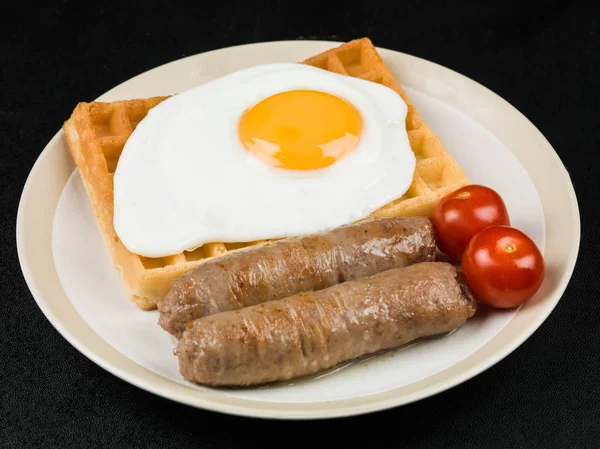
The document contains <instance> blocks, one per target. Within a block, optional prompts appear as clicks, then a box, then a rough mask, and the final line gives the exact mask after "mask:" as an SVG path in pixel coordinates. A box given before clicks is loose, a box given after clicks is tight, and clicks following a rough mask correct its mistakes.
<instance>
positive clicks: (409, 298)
mask: <svg viewBox="0 0 600 449" xmlns="http://www.w3.org/2000/svg"><path fill="white" fill-rule="evenodd" d="M475 310H476V303H475V301H474V300H473V297H472V296H471V294H470V293H469V292H468V290H467V288H466V287H465V286H463V285H462V283H460V282H459V280H458V278H457V272H456V269H455V268H454V267H453V266H452V265H450V264H447V263H443V262H426V263H421V264H417V265H413V266H410V267H406V268H396V269H392V270H388V271H385V272H383V273H379V274H376V275H374V276H372V277H368V278H364V279H359V280H355V281H351V282H346V283H343V284H339V285H335V286H333V287H330V288H327V289H325V290H321V291H318V292H310V293H301V294H298V295H295V296H292V297H289V298H286V299H282V300H279V301H272V302H269V303H264V304H260V305H256V306H252V307H248V308H246V309H242V310H237V311H231V312H224V313H221V314H218V315H213V316H209V317H204V318H200V319H198V320H196V321H194V323H193V325H192V327H191V328H190V329H189V330H187V331H186V332H185V333H184V334H183V337H182V339H181V340H180V341H179V346H178V348H177V349H176V351H175V353H176V354H177V356H178V357H179V369H180V371H181V374H182V375H183V377H185V378H186V379H188V380H191V381H195V382H200V383H203V384H209V385H224V386H225V385H228V386H243V385H253V384H261V383H267V382H272V381H279V380H288V379H292V378H295V377H299V376H304V375H308V374H313V373H317V372H319V371H322V370H326V369H328V368H332V367H334V366H336V365H338V364H339V363H341V362H344V361H346V360H351V359H354V358H357V357H361V356H363V355H366V354H371V353H374V352H377V351H380V350H383V349H388V348H393V347H397V346H400V345H403V344H405V343H408V342H410V341H412V340H415V339H417V338H420V337H426V336H432V335H437V334H441V333H444V332H448V331H451V330H453V329H456V328H457V327H459V326H460V325H461V324H462V323H464V321H465V320H466V319H467V318H469V317H471V316H472V315H473V314H474V313H475Z"/></svg>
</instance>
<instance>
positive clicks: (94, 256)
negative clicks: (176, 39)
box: [17, 41, 579, 418]
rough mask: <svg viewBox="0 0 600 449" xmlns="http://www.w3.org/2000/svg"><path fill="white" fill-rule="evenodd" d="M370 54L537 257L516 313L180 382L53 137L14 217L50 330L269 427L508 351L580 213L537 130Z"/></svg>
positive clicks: (264, 59) (543, 304) (118, 94)
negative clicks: (202, 382)
mask: <svg viewBox="0 0 600 449" xmlns="http://www.w3.org/2000/svg"><path fill="white" fill-rule="evenodd" d="M334 45H337V43H332V42H315V41H311V42H271V43H263V44H253V45H245V46H239V47H233V48H227V49H222V50H217V51H213V52H209V53H204V54H200V55H196V56H192V57H188V58H185V59H182V60H179V61H175V62H173V63H170V64H167V65H164V66H161V67H158V68H156V69H154V70H151V71H149V72H146V73H144V74H142V75H139V76H137V77H135V78H133V79H131V80H129V81H127V82H125V83H123V84H121V85H119V86H117V87H116V88H114V89H112V90H111V91H109V92H107V93H106V94H104V95H103V96H101V97H100V98H99V99H100V100H106V101H110V100H119V99H130V98H136V97H149V96H154V95H163V94H173V93H176V92H180V91H182V90H184V89H187V88H190V87H192V86H195V85H197V84H200V83H203V82H206V81H208V80H211V79H214V78H216V77H219V76H222V75H224V74H226V73H229V72H232V71H235V70H239V69H241V68H244V67H248V66H251V65H256V64H262V63H268V62H275V61H288V62H293V61H300V60H303V59H305V58H306V57H308V56H311V55H313V54H316V53H319V52H321V51H323V50H325V49H327V48H329V47H332V46H334ZM380 52H381V54H382V56H383V57H384V59H385V61H386V63H387V65H388V67H389V68H390V69H391V70H392V72H393V73H394V74H395V75H396V77H397V78H398V80H399V81H400V83H401V84H402V85H403V86H404V87H405V88H406V90H407V93H408V95H409V96H410V97H411V99H412V100H413V101H414V102H415V104H416V106H417V108H418V109H419V111H420V112H421V114H422V116H423V118H424V119H425V121H426V122H427V123H428V124H429V125H430V127H432V128H433V130H434V131H435V132H436V133H437V134H438V135H439V136H440V137H441V138H442V140H443V141H444V143H445V144H446V146H447V148H448V149H449V151H450V152H451V153H452V154H453V156H454V157H455V158H456V159H457V161H458V162H459V163H460V165H461V166H462V167H463V168H464V170H465V172H466V173H467V175H468V176H469V178H470V179H471V181H473V182H476V183H482V184H486V185H489V186H491V187H493V188H495V189H496V190H498V191H499V192H500V194H501V195H502V196H503V198H504V199H505V201H506V203H507V206H508V209H509V213H510V216H511V219H512V222H513V225H514V226H516V227H518V228H520V229H522V230H523V231H525V232H526V233H527V234H528V235H530V236H531V237H532V238H533V239H534V240H535V241H536V243H537V244H538V245H539V246H540V248H542V249H544V256H545V259H546V264H547V276H546V279H545V281H544V283H543V285H542V287H541V289H540V291H539V292H538V293H537V294H536V296H535V297H534V298H532V299H531V300H530V301H528V302H527V303H526V305H525V306H523V307H521V308H520V309H519V310H518V311H516V310H513V311H491V310H482V311H480V312H479V313H478V314H477V316H476V317H475V318H474V319H472V320H470V321H469V322H468V323H467V324H466V325H465V326H463V327H462V328H461V329H459V330H458V331H457V332H455V333H454V334H452V335H451V336H449V337H444V338H441V339H437V340H433V341H427V342H423V343H419V344H417V345H414V346H411V347H409V348H406V349H403V350H401V351H398V352H395V353H392V354H387V355H383V356H378V357H375V358H372V359H369V360H367V361H365V362H361V363H357V364H354V365H352V366H350V367H347V368H344V369H342V370H340V371H338V372H335V373H333V374H330V375H327V376H325V377H322V378H319V379H311V380H306V381H302V382H296V383H294V384H293V385H280V386H275V387H269V388H259V389H240V390H219V389H210V388H205V387H201V386H197V385H193V384H191V383H188V382H186V381H184V380H182V379H181V377H180V376H179V374H178V372H177V363H176V358H175V357H173V355H172V349H173V346H174V341H173V339H172V338H171V337H170V336H169V335H168V334H166V333H165V332H164V331H162V330H161V329H160V328H159V327H158V325H157V324H156V319H157V314H156V312H142V311H140V310H139V309H137V308H136V307H135V306H134V305H133V304H132V303H130V302H129V301H128V300H127V297H126V295H125V293H124V292H123V290H122V288H121V285H120V283H119V280H118V277H117V275H116V272H115V271H114V269H112V266H111V264H110V260H109V258H108V255H107V253H106V251H105V249H104V247H103V243H102V240H101V237H100V234H99V232H98V230H97V227H96V224H95V220H94V217H93V214H92V211H91V208H90V205H89V202H88V200H87V196H86V194H85V190H84V189H83V186H82V184H81V180H80V179H79V175H78V173H77V171H75V172H74V171H73V170H74V165H73V162H72V161H71V158H70V155H69V154H68V150H67V148H66V142H65V141H64V138H63V135H62V132H61V131H59V132H58V133H57V134H56V136H55V137H54V138H53V139H52V140H51V141H50V143H49V144H48V145H47V147H46V148H45V149H44V151H43V152H42V154H41V155H40V157H39V159H38V161H37V162H36V164H35V166H34V168H33V169H32V171H31V173H30V175H29V178H28V180H27V183H26V185H25V188H24V190H23V195H22V198H21V204H20V207H19V213H18V217H17V244H18V250H19V258H20V262H21V267H22V269H23V273H24V276H25V279H26V280H27V283H28V285H29V288H30V289H31V291H32V293H33V296H34V298H35V299H36V301H37V303H38V305H39V307H40V308H41V309H42V311H43V312H44V314H45V315H46V316H47V318H48V319H49V320H50V322H51V323H52V324H53V325H54V326H55V327H56V328H57V329H58V331H59V332H60V333H61V334H62V335H63V336H64V337H65V338H66V339H67V340H68V341H69V342H71V344H73V345H74V346H75V347H76V348H77V349H79V350H80V351H81V352H82V353H83V354H85V355H86V356H87V357H89V358H90V359H91V360H93V361H94V362H96V363H98V364H99V365H100V366H102V367H104V368H105V369H107V370H108V371H110V372H112V373H113V374H115V375H117V376H119V377H120V378H122V379H124V380H126V381H128V382H130V383H132V384H134V385H137V386H139V387H141V388H144V389H146V390H148V391H151V392H154V393H156V394H159V395H161V396H164V397H168V398H170V399H173V400H176V401H179V402H182V403H186V404H189V405H192V406H196V407H202V408H206V409H211V410H217V411H221V412H226V413H232V414H239V415H247V416H260V417H273V418H321V417H336V416H347V415H354V414H360V413H365V412H370V411H375V410H381V409H385V408H388V407H392V406H396V405H401V404H405V403H408V402H411V401H415V400H417V399H420V398H424V397H427V396H430V395H432V394H435V393H437V392H440V391H443V390H445V389H447V388H450V387H452V386H453V385H456V384H458V383H460V382H463V381H465V380H467V379H469V378H470V377H472V376H474V375H476V374H477V373H479V372H481V371H483V370H484V369H486V368H488V367H489V366H491V365H492V364H494V363H496V362H497V361H499V360H501V359H502V358H503V357H505V356H506V355H507V354H509V353H510V352H511V351H512V350H514V349H515V348H516V347H517V346H518V345H520V344H521V343H522V342H523V341H524V340H525V339H526V338H527V337H528V336H529V335H531V333H533V332H534V331H535V330H536V329H537V328H538V327H539V326H540V324H541V323H542V322H543V321H544V319H545V318H546V317H547V316H548V314H549V313H550V312H551V311H552V309H553V308H554V307H555V305H556V303H557V302H558V300H559V299H560V296H561V295H562V293H563V291H564V289H565V287H566V285H567V283H568V280H569V278H570V275H571V273H572V270H573V267H574V265H575V260H576V257H577V252H578V248H579V213H578V209H577V202H576V198H575V194H574V191H573V187H572V185H571V182H570V180H569V177H568V174H567V172H566V171H565V169H564V167H563V165H562V164H561V162H560V160H559V158H558V157H557V155H556V153H555V152H554V150H553V149H552V147H551V146H550V144H549V143H548V142H547V141H546V139H545V138H544V137H543V136H542V135H541V134H540V133H539V131H538V130H537V129H536V128H535V127H534V126H533V125H532V124H531V123H530V122H529V121H528V120H527V119H526V118H525V117H524V116H523V115H522V114H520V113H519V112H518V111H517V110H515V109H514V108H513V107H512V106H510V105H509V104H508V103H507V102H506V101H504V100H502V99H501V98H500V97H498V96H497V95H495V94H494V93H493V92H491V91H489V90H488V89H486V88H485V87H483V86H481V85H479V84H477V83H475V82H474V81H472V80H470V79H468V78H466V77H464V76H462V75H459V74H457V73H456V72H453V71H451V70H449V69H446V68H444V67H441V66H439V65H436V64H433V63H431V62H428V61H425V60H422V59H419V58H415V57H413V56H409V55H406V54H403V53H398V52H394V51H390V50H384V49H380ZM65 118H66V117H65Z"/></svg>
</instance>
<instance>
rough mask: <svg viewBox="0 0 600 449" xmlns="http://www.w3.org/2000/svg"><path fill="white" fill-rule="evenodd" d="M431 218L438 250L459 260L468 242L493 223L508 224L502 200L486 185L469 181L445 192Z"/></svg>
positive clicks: (506, 212)
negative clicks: (446, 193)
mask: <svg viewBox="0 0 600 449" xmlns="http://www.w3.org/2000/svg"><path fill="white" fill-rule="evenodd" d="M431 221H432V223H433V227H434V229H435V233H436V240H437V245H438V248H439V249H440V251H442V252H443V253H445V254H446V255H448V256H449V257H451V258H453V259H456V260H460V259H461V257H462V255H463V252H464V251H465V248H466V247H467V245H468V244H469V241H470V240H471V238H473V236H474V235H475V234H477V233H478V232H479V231H481V230H483V229H485V228H487V227H488V226H493V225H505V226H509V225H510V219H509V216H508V211H507V209H506V205H505V204H504V200H503V199H502V198H501V197H500V195H498V193H497V192H496V191H495V190H492V189H490V188H489V187H485V186H481V185H477V184H471V185H467V186H464V187H461V188H460V189H458V190H455V191H454V192H452V193H450V194H449V195H446V196H445V197H444V198H442V199H441V200H440V202H439V203H438V204H437V205H436V207H435V208H434V210H433V214H432V216H431Z"/></svg>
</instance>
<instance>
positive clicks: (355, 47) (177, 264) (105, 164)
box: [63, 38, 468, 310]
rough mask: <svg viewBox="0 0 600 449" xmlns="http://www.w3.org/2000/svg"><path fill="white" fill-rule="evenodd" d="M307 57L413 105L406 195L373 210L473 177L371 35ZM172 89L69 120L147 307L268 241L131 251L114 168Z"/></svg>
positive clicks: (86, 177)
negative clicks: (216, 263)
mask: <svg viewBox="0 0 600 449" xmlns="http://www.w3.org/2000/svg"><path fill="white" fill-rule="evenodd" d="M304 63H305V64H308V65H311V66H314V67H319V68H321V69H325V70H328V71H331V72H335V73H340V74H344V75H349V76H353V77H357V78H361V79H365V80H369V81H373V82H376V83H381V84H383V85H385V86H387V87H390V88H392V89H393V90H395V91H396V92H398V94H399V95H400V96H401V97H402V98H403V99H404V101H405V102H406V103H407V105H408V114H407V117H406V129H407V132H408V137H409V140H410V145H411V148H412V150H413V151H414V153H415V156H416V160H417V165H416V169H415V172H414V176H413V182H412V185H411V186H410V188H409V190H408V191H407V192H406V193H405V195H404V196H403V197H402V198H400V199H398V200H396V201H394V202H392V203H389V204H387V205H385V206H384V207H382V208H381V209H379V210H377V211H376V212H375V213H373V214H372V216H373V217H391V216H411V215H412V216H414V215H424V216H429V215H431V212H432V209H433V207H434V205H435V204H436V203H437V201H438V200H439V199H440V198H442V197H443V196H444V195H446V194H447V193H449V192H451V191H453V190H455V189H457V188H458V187H460V186H462V185H465V184H467V183H468V180H467V178H466V176H465V174H464V173H463V171H462V169H461V168H460V167H459V165H458V164H457V163H456V162H455V161H454V160H453V159H452V157H451V156H450V154H449V153H448V151H447V150H446V149H445V148H444V145H443V144H442V142H441V141H440V140H439V138H438V137H437V136H436V135H435V134H434V133H433V132H432V131H431V130H430V129H429V128H428V127H427V125H426V124H425V123H424V122H423V120H422V119H421V117H420V115H419V113H418V112H417V110H416V109H415V107H414V105H413V104H412V102H411V101H410V99H409V98H408V96H407V95H406V93H405V92H404V91H403V90H402V88H401V87H400V86H399V85H398V83H397V81H396V80H395V79H394V77H393V75H392V74H391V73H390V71H389V70H388V69H387V67H386V66H385V64H384V62H383V60H382V59H381V57H380V56H379V54H378V52H377V50H376V49H375V47H374V46H373V44H372V43H371V41H370V40H369V39H367V38H364V39H358V40H354V41H351V42H348V43H346V44H343V45H341V46H340V47H337V48H334V49H331V50H328V51H326V52H324V53H321V54H319V55H317V56H314V57H312V58H309V59H307V60H306V61H304ZM166 98H168V97H154V98H148V99H139V100H126V101H116V102H112V103H101V102H92V103H79V104H78V105H77V107H76V108H75V110H74V111H73V114H72V115H71V117H70V118H69V120H67V121H66V122H65V124H64V126H63V130H64V132H65V135H66V139H67V143H68V146H69V149H70V151H71V155H72V156H73V159H74V160H75V163H76V164H77V167H78V169H79V173H80V175H81V179H82V181H83V183H84V185H85V188H86V190H87V193H88V196H89V199H90V202H91V204H92V208H93V210H94V214H95V216H96V220H97V222H98V226H99V228H100V231H101V233H102V236H103V238H104V241H105V243H106V247H107V249H108V252H109V254H110V257H111V259H112V262H113V264H114V266H115V267H116V268H117V270H118V271H119V272H120V276H121V279H122V281H123V284H124V286H125V289H126V290H127V293H128V294H129V295H130V297H131V299H132V300H133V301H134V302H135V303H136V304H137V305H138V306H139V307H140V308H141V309H144V310H151V309H154V308H156V304H157V301H159V300H161V299H162V298H163V297H164V295H165V294H166V292H167V291H168V290H169V287H170V285H171V281H172V280H173V279H174V278H176V277H179V276H181V275H182V274H183V273H185V272H186V271H188V270H191V269H192V268H194V267H196V266H198V265H200V264H201V263H203V262H205V261H206V260H208V259H211V258H213V257H220V256H223V255H225V254H228V253H231V252H233V251H236V250H239V249H241V248H244V247H247V246H251V245H257V244H261V243H264V242H262V241H261V242H240V243H222V242H213V243H207V244H205V245H203V246H201V247H200V248H198V249H196V250H194V251H184V252H183V253H180V254H175V255H173V256H168V257H160V258H148V257H142V256H139V255H136V254H133V253H131V252H130V251H128V250H127V249H126V248H125V246H124V245H123V243H121V241H120V239H119V237H118V236H117V234H116V233H115V230H114V227H113V174H114V171H115V168H116V166H117V162H118V159H119V155H120V154H121V151H122V150H123V147H124V145H125V142H126V141H127V139H128V137H129V136H130V135H131V133H132V132H133V130H134V129H135V127H136V125H137V124H138V123H139V122H140V121H141V120H142V119H143V118H144V117H145V116H146V114H147V113H148V111H149V110H150V109H151V108H152V107H154V106H156V105H157V104H158V103H160V102H161V101H163V100H164V99H166Z"/></svg>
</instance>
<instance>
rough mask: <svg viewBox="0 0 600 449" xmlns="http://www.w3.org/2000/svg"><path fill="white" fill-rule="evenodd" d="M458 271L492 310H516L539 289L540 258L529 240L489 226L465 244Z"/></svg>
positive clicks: (542, 270) (518, 233)
mask: <svg viewBox="0 0 600 449" xmlns="http://www.w3.org/2000/svg"><path fill="white" fill-rule="evenodd" d="M462 271H463V276H464V278H465V280H466V281H467V284H468V285H469V287H470V288H471V290H472V292H473V294H474V295H475V297H476V298H477V299H478V300H479V301H480V302H482V303H484V304H487V305H489V306H492V307H496V308H501V309H506V308H512V307H517V306H519V305H521V304H523V303H524V302H525V301H527V300H528V299H529V298H531V297H532V296H533V295H534V294H535V292H536V291H537V290H538V289H539V288H540V285H541V284H542V281H543V280H544V275H545V264H544V258H543V256H542V254H541V252H540V250H539V249H538V248H537V246H536V245H535V243H534V242H533V240H531V239H530V238H529V237H528V236H527V235H525V234H524V233H523V232H521V231H519V230H518V229H515V228H511V227H510V226H490V227H488V228H486V229H484V230H483V231H481V232H479V233H477V234H476V235H475V236H474V237H473V238H472V239H471V241H470V242H469V244H468V245H467V248H466V250H465V253H464V255H463V259H462Z"/></svg>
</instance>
